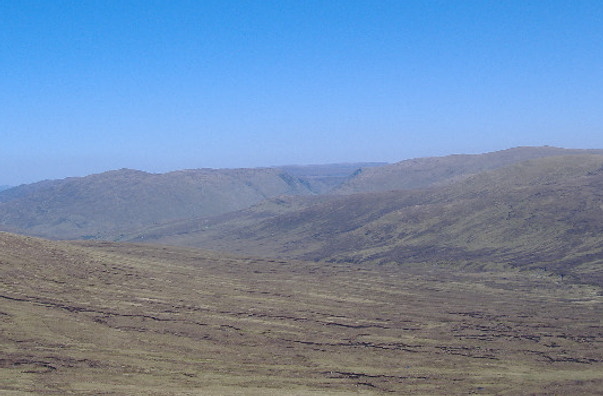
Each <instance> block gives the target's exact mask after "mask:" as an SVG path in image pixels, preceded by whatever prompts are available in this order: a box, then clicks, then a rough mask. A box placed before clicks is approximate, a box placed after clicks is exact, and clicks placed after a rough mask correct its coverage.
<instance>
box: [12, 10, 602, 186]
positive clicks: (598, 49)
mask: <svg viewBox="0 0 603 396" xmlns="http://www.w3.org/2000/svg"><path fill="white" fill-rule="evenodd" d="M547 144H548V145H554V146H562V147H577V148H603V1H600V0H593V1H581V0H567V1H555V0H546V1H545V0H542V1H536V0H532V1H530V0H521V1H510V0H506V1H498V0H497V1H486V0H475V1H461V0H458V1H454V0H444V1H433V0H423V1H412V0H396V1H385V0H383V1H380V0H366V1H354V0H343V1H338V0H325V1H312V0H298V1H286V0H278V1H268V0H258V1H234V0H233V1H229V0H218V1H211V0H198V1H197V0H195V1H178V0H165V1H154V0H141V1H129V0H113V1H112V0H99V1H94V0H84V1H79V0H70V1H64V0H52V1H48V0H36V1H29V0H0V158H1V173H0V184H11V185H15V184H20V183H29V182H34V181H38V180H42V179H46V178H63V177H67V176H82V175H86V174H90V173H97V172H101V171H105V170H109V169H117V168H122V167H127V168H134V169H141V170H146V171H152V172H164V171H169V170H175V169H182V168H201V167H214V168H221V167H257V166H270V165H282V164H294V163H297V164H310V163H332V162H355V161H387V162H395V161H399V160H402V159H407V158H411V157H420V156H432V155H444V154H452V153H478V152H486V151H493V150H499V149H505V148H509V147H513V146H519V145H547Z"/></svg>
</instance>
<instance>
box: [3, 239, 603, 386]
mask: <svg viewBox="0 0 603 396" xmlns="http://www.w3.org/2000/svg"><path fill="white" fill-rule="evenodd" d="M0 263H1V265H0V350H1V351H2V352H1V353H0V394H7V395H21V394H32V393H33V394H60V395H64V394H78V395H86V394H89V395H102V394H105V395H135V394H141V395H142V394H145V395H153V394H155V395H193V394H215V395H256V394H257V395H266V394H274V395H287V394H289V395H314V394H316V395H318V394H321V395H324V394H327V395H329V394H333V395H339V394H367V395H371V394H387V393H396V394H401V393H402V394H404V393H414V394H471V393H474V394H508V395H516V394H554V393H559V394H561V393H568V394H596V393H600V392H601V390H602V389H603V374H602V373H603V346H602V341H603V330H602V326H601V324H602V323H601V318H603V306H602V304H601V302H602V301H601V297H600V296H598V292H599V290H598V289H596V288H594V287H587V286H579V285H573V284H571V283H568V282H561V281H560V280H559V279H558V278H552V277H548V276H546V275H544V274H541V273H536V272H507V273H501V272H498V273H479V274H477V273H465V274H459V273H456V274H455V273H452V272H448V271H446V270H444V269H438V268H430V269H429V270H426V269H425V268H418V267H417V268H407V269H405V270H401V269H400V268H399V267H396V266H379V267H375V266H370V267H369V266H367V267H363V266H351V265H348V264H314V263H304V262H295V261H278V260H260V259H257V260H256V259H249V258H240V257H234V256H226V255H221V254H215V253H208V252H203V251H198V250H193V249H184V248H172V247H170V248H167V247H160V246H150V245H128V244H110V243H58V242H49V241H43V240H38V239H33V238H24V237H17V236H12V235H9V234H0Z"/></svg>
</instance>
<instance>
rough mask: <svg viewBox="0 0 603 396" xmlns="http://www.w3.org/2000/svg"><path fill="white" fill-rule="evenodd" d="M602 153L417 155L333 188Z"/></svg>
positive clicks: (409, 181)
mask: <svg viewBox="0 0 603 396" xmlns="http://www.w3.org/2000/svg"><path fill="white" fill-rule="evenodd" d="M580 154H603V150H574V149H563V148H558V147H549V146H544V147H515V148H511V149H508V150H502V151H495V152H491V153H484V154H472V155H469V154H463V155H461V154H457V155H449V156H445V157H428V158H415V159H410V160H405V161H400V162H397V163H395V164H391V165H385V166H381V167H377V168H367V169H362V171H361V172H358V173H357V174H356V175H355V176H354V177H353V178H350V179H349V180H347V181H345V182H344V183H342V184H341V185H340V186H339V187H337V188H336V189H334V190H333V193H336V194H353V193H359V192H379V191H390V190H409V189H416V188H425V187H430V186H438V185H444V184H447V183H452V182H455V181H458V180H461V179H463V178H466V177H468V176H471V175H474V174H477V173H480V172H484V171H487V170H493V169H497V168H501V167H505V166H509V165H512V164H515V163H518V162H522V161H527V160H530V159H536V158H543V157H553V156H561V155H580Z"/></svg>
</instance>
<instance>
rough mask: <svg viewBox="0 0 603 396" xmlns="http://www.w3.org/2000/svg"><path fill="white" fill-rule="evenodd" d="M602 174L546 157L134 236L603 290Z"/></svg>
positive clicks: (592, 165)
mask: <svg viewBox="0 0 603 396" xmlns="http://www.w3.org/2000/svg"><path fill="white" fill-rule="evenodd" d="M602 169H603V156H599V155H576V156H562V157H549V158H541V159H537V160H531V161H526V162H522V163H520V164H517V165H513V166H510V167H507V168H503V169H498V170H494V171H489V172H484V173H481V174H478V175H475V176H473V177H470V178H468V179H465V180H463V181H460V182H457V183H454V184H452V185H449V186H445V187H439V188H431V189H426V190H414V191H393V192H385V193H374V194H357V195H351V196H347V197H341V198H339V199H335V198H334V197H329V198H323V199H322V201H317V200H314V201H312V202H311V203H310V204H309V203H308V202H309V201H306V202H305V203H303V202H302V201H301V200H297V201H294V202H295V204H291V203H290V202H284V203H279V202H277V201H272V202H270V203H269V204H264V205H262V206H259V207H257V208H255V209H254V210H248V211H246V212H241V213H240V216H235V215H231V216H230V217H228V218H225V219H214V220H206V221H204V222H202V223H198V224H196V228H194V227H192V223H189V224H188V226H187V224H186V223H184V224H179V225H178V227H177V228H169V227H168V228H163V229H162V228H161V227H159V228H158V229H156V230H152V231H149V232H147V233H143V234H142V235H138V236H136V235H133V236H132V238H133V239H136V238H140V237H141V236H142V237H144V240H151V241H160V242H163V243H170V244H181V245H188V246H202V247H209V248H212V249H220V250H224V251H231V252H236V253H244V254H255V255H264V256H271V255H278V256H280V257H295V258H302V259H310V260H330V261H333V260H335V261H348V262H350V261H351V262H357V263H359V262H373V263H388V262H395V263H405V264H406V263H413V262H414V263H434V262H435V263H452V264H455V265H458V264H468V265H472V266H474V267H481V266H488V265H491V266H492V267H498V268H500V267H501V266H502V267H504V266H519V267H522V268H535V267H539V268H546V269H547V270H553V271H555V272H556V273H557V274H561V275H566V273H567V274H569V275H571V276H575V277H579V278H581V279H582V280H583V281H586V282H591V283H596V284H600V285H603V268H601V264H600V263H601V260H603V250H602V247H603V244H602V240H601V235H603V197H602V195H603V193H601V191H603V170H602ZM300 202H302V203H303V204H300Z"/></svg>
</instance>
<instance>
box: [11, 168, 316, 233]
mask: <svg viewBox="0 0 603 396" xmlns="http://www.w3.org/2000/svg"><path fill="white" fill-rule="evenodd" d="M283 194H287V195H299V194H302V195H303V194H311V191H310V190H309V188H308V186H307V184H306V183H304V182H303V181H301V180H299V179H297V178H296V177H293V176H290V175H288V174H286V173H284V172H282V171H280V170H278V169H228V170H212V169H199V170H185V171H178V172H171V173H165V174H150V173H145V172H141V171H134V170H128V169H122V170H118V171H111V172H106V173H102V174H97V175H91V176H87V177H78V178H68V179H64V180H54V181H44V182H40V183H36V184H32V185H24V186H20V187H16V188H13V189H10V190H6V191H3V192H0V224H2V227H3V228H4V229H18V230H21V231H22V232H24V233H28V234H32V235H40V236H46V237H52V238H59V239H75V238H103V237H105V236H107V235H115V234H120V233H122V232H125V231H126V230H128V229H132V228H138V227H146V226H150V225H153V224H157V223H160V222H165V221H170V220H174V219H180V218H191V217H204V216H211V215H216V214H220V213H226V212H230V211H234V210H238V209H242V208H245V207H248V206H251V205H253V204H255V203H258V202H260V201H262V200H264V199H266V198H269V197H274V196H278V195H283Z"/></svg>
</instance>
